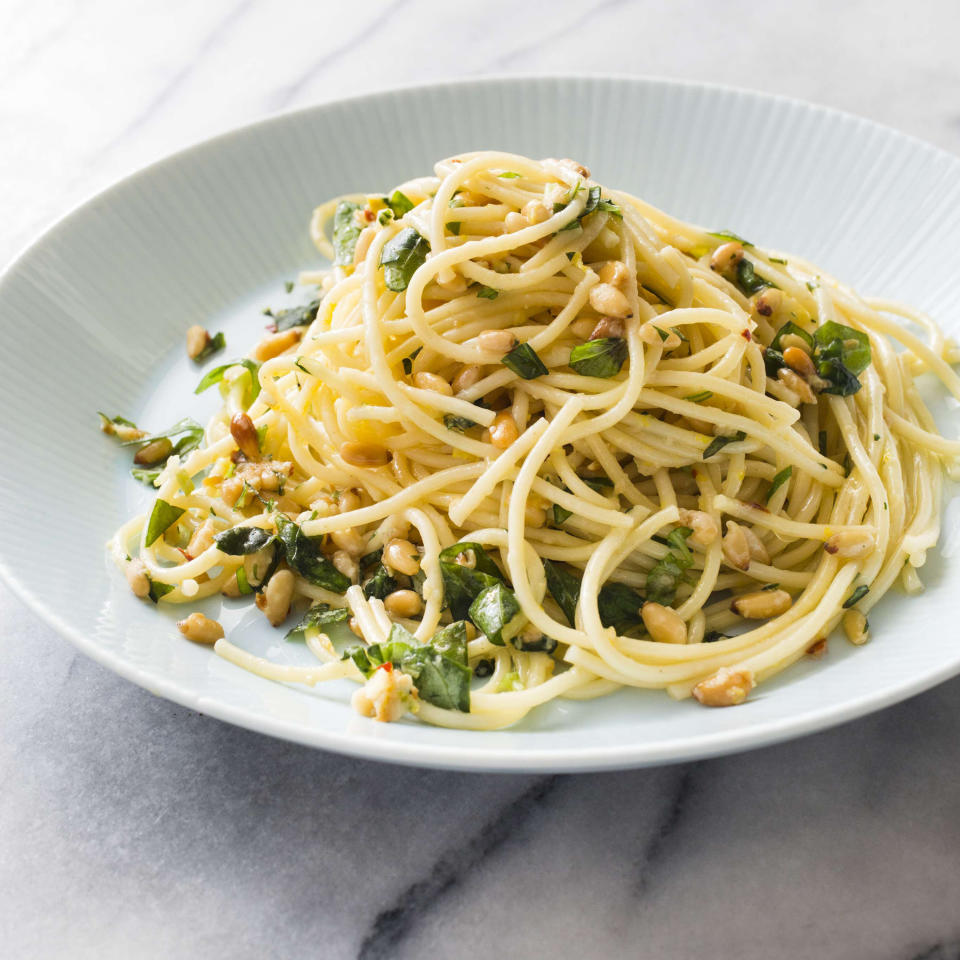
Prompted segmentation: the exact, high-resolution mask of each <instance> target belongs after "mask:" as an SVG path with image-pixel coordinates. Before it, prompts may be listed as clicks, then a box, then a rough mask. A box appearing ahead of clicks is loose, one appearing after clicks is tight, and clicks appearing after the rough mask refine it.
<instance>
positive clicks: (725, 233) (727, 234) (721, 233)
mask: <svg viewBox="0 0 960 960" xmlns="http://www.w3.org/2000/svg"><path fill="white" fill-rule="evenodd" d="M707 236H708V237H716V238H717V239H718V240H735V241H736V242H737V243H739V244H740V245H741V246H744V247H752V246H753V244H752V243H751V242H750V241H749V240H744V239H743V237H740V236H738V235H737V234H735V233H734V232H733V231H732V230H710V231H708V233H707Z"/></svg>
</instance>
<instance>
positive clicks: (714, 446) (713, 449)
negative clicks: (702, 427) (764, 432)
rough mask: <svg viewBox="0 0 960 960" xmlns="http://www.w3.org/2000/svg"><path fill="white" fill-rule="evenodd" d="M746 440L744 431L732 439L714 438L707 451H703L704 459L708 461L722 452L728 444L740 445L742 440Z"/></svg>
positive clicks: (737, 433) (738, 432) (739, 431)
mask: <svg viewBox="0 0 960 960" xmlns="http://www.w3.org/2000/svg"><path fill="white" fill-rule="evenodd" d="M746 439H747V435H746V434H745V433H744V432H743V431H742V430H738V431H737V432H736V433H735V434H734V435H733V436H732V437H714V438H713V440H711V441H710V445H709V446H708V447H707V449H706V450H704V451H703V459H704V460H708V459H709V458H710V457H712V456H713V455H714V454H715V453H718V452H719V451H720V450H722V449H723V448H724V447H725V446H726V445H727V444H728V443H739V442H740V441H741V440H746Z"/></svg>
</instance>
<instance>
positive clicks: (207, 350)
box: [193, 331, 227, 363]
mask: <svg viewBox="0 0 960 960" xmlns="http://www.w3.org/2000/svg"><path fill="white" fill-rule="evenodd" d="M226 345H227V338H226V337H225V336H224V335H223V332H222V331H221V332H220V333H215V334H214V335H213V336H212V337H210V339H209V340H207V343H206V346H205V347H204V348H203V349H202V350H201V351H200V352H199V353H198V354H197V355H196V356H195V357H194V358H193V362H194V363H203V362H204V360H209V359H210V357H212V356H213V355H214V354H215V353H216V352H217V351H218V350H222V349H223V348H224V347H225V346H226Z"/></svg>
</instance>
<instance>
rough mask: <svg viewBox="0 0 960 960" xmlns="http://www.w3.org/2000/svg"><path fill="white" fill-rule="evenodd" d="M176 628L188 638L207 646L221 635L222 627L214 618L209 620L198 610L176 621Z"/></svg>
mask: <svg viewBox="0 0 960 960" xmlns="http://www.w3.org/2000/svg"><path fill="white" fill-rule="evenodd" d="M177 629H178V630H179V631H180V632H181V633H182V634H183V635H184V636H185V637H186V638H187V639H188V640H192V641H193V642H194V643H202V644H205V645H207V646H210V645H211V644H214V643H216V642H217V641H218V640H219V639H220V638H221V637H222V636H223V627H221V626H220V624H219V623H218V622H217V621H216V620H211V619H210V618H209V617H205V616H204V615H203V614H202V613H199V612H198V613H191V614H190V616H189V617H187V618H186V619H185V620H179V621H177Z"/></svg>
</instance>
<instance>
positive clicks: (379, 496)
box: [100, 151, 960, 730]
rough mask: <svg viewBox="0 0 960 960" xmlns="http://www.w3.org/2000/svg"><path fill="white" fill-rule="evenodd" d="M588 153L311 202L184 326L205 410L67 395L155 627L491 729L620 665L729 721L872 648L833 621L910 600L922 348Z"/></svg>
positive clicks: (950, 461) (928, 501) (950, 464)
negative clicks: (177, 412) (159, 622)
mask: <svg viewBox="0 0 960 960" xmlns="http://www.w3.org/2000/svg"><path fill="white" fill-rule="evenodd" d="M589 159H590V158H580V159H577V160H573V159H562V160H556V159H544V160H535V159H530V158H527V157H523V156H518V155H514V154H508V153H500V152H493V151H489V152H477V153H466V154H461V155H458V156H455V157H450V158H447V159H444V160H440V161H439V162H437V163H436V165H435V167H434V169H433V171H432V173H431V172H430V171H428V170H425V171H423V175H422V176H419V177H417V178H416V179H413V180H409V181H407V182H405V183H401V184H399V185H397V186H395V187H393V188H390V189H387V190H384V191H383V192H375V193H369V194H361V193H358V194H351V195H349V196H346V197H338V198H334V199H332V200H329V201H327V202H325V203H323V204H321V205H320V206H318V207H317V208H316V209H315V210H314V211H313V215H312V217H310V218H309V231H310V235H311V237H312V239H313V242H314V244H315V246H316V249H317V254H318V262H317V264H316V269H311V270H310V271H309V272H308V273H306V274H304V275H303V276H302V277H301V279H300V283H299V286H293V287H292V289H294V290H295V291H296V295H297V296H298V297H299V301H300V303H299V305H297V306H288V307H286V308H284V309H268V310H267V311H266V313H267V316H268V318H269V324H268V329H267V330H266V331H263V330H260V331H259V335H255V334H253V333H252V334H251V337H250V339H249V342H248V343H244V344H243V345H242V349H241V351H237V350H236V349H235V348H234V347H233V346H232V345H231V346H230V347H229V348H228V346H227V343H226V339H225V336H224V334H223V333H222V332H214V333H211V332H210V330H208V329H207V327H205V326H203V325H201V324H199V323H196V324H192V325H190V326H189V327H188V326H186V325H185V327H184V331H183V337H184V340H185V342H186V348H187V354H188V357H189V358H190V360H191V361H193V362H195V363H196V364H197V365H198V370H197V375H198V377H199V383H198V385H197V388H196V390H197V392H198V393H205V392H206V391H218V392H219V395H220V406H219V409H218V411H217V412H216V413H215V414H214V415H213V417H212V418H211V419H210V420H209V422H208V423H207V424H206V425H205V426H202V425H201V424H199V423H197V422H196V421H194V420H192V419H185V420H181V421H179V422H178V423H176V424H174V425H173V426H172V427H169V428H167V429H156V430H154V429H152V428H153V427H154V426H156V425H155V424H150V425H149V427H150V429H147V427H146V426H143V427H141V426H138V425H137V424H135V423H133V422H132V421H130V420H129V419H126V418H124V417H123V416H112V417H111V416H108V415H106V414H101V415H100V417H101V419H100V428H101V430H102V431H103V432H104V433H105V434H106V435H108V436H109V437H110V438H111V439H112V440H114V441H116V442H117V443H118V444H120V445H122V446H123V447H124V448H126V449H125V450H124V451H123V455H124V456H128V458H129V459H130V460H132V467H133V471H132V472H133V476H134V478H135V479H136V480H137V481H139V482H141V483H143V484H146V485H147V486H148V487H149V488H150V490H151V493H152V494H153V496H154V500H153V503H152V506H151V507H150V509H149V510H148V511H147V512H146V513H145V514H143V515H140V516H135V517H133V518H132V519H129V520H128V521H127V522H125V523H124V524H123V526H121V527H120V529H119V530H118V531H117V532H116V533H115V534H114V536H113V538H112V540H111V541H110V551H111V554H112V556H113V558H114V560H115V561H116V563H117V565H118V566H119V567H120V568H121V570H122V573H123V576H124V577H125V580H126V583H125V584H124V589H126V588H127V587H129V590H130V591H132V593H133V595H134V596H135V597H137V598H138V599H140V600H142V601H143V602H144V603H145V604H151V603H152V604H158V605H159V604H162V605H164V606H166V605H182V604H188V610H190V612H189V614H188V615H186V616H184V617H183V618H181V619H180V620H179V622H178V624H177V626H178V628H179V632H178V631H175V630H171V636H170V642H171V643H182V642H183V639H184V638H185V639H186V640H188V641H191V642H192V643H193V644H196V645H198V646H209V647H212V652H210V651H205V650H194V652H193V654H192V655H194V656H198V657H200V656H203V657H221V658H223V659H224V660H226V661H228V662H229V663H230V664H234V665H236V666H238V667H241V668H244V669H246V670H248V671H250V672H252V673H254V674H259V675H260V676H262V677H263V678H264V680H263V682H264V683H266V682H287V683H301V684H306V685H308V686H311V687H312V686H314V685H316V684H317V683H319V682H321V681H326V680H341V679H348V680H352V681H355V682H356V683H357V684H358V685H359V686H358V687H357V688H356V690H355V692H354V694H353V696H352V701H351V702H352V705H353V709H354V710H355V712H356V714H357V716H356V718H355V722H356V723H358V724H367V723H368V722H369V723H370V724H374V723H376V722H382V723H391V722H392V723H396V722H399V721H408V722H418V723H426V724H433V725H437V726H441V727H458V728H462V729H466V730H491V729H497V728H501V727H508V726H511V725H514V724H516V723H518V722H519V721H521V720H522V719H523V718H524V717H526V716H527V715H528V714H530V713H531V712H532V711H536V710H537V708H538V707H540V706H541V705H543V704H545V703H547V702H549V701H553V700H556V699H558V698H568V699H581V700H588V699H593V698H595V697H599V696H601V695H604V694H608V693H611V692H613V691H614V690H616V689H618V688H621V687H636V688H641V689H643V690H645V691H647V693H646V694H645V695H646V696H649V697H656V696H662V695H663V692H666V693H668V694H669V696H671V697H673V698H675V699H677V700H685V701H687V706H686V707H681V706H678V707H677V708H676V709H677V710H683V709H690V710H699V709H700V707H701V706H706V707H728V706H736V707H738V708H739V710H741V711H749V710H750V709H751V703H752V702H753V703H755V691H756V690H757V688H758V685H759V686H760V687H762V685H763V683H764V682H765V681H766V680H768V679H769V678H771V677H773V676H775V675H777V674H778V673H780V672H781V671H784V670H785V669H786V668H787V667H789V666H790V665H791V664H793V663H795V662H796V661H798V660H800V659H802V658H803V657H804V654H809V656H808V657H807V658H806V660H807V663H808V669H818V670H819V669H828V667H829V663H830V659H831V656H835V654H833V653H832V651H833V650H836V649H837V647H838V645H839V644H844V645H845V649H846V650H848V651H851V653H850V655H854V656H863V654H862V653H861V652H853V651H861V650H862V649H863V648H864V646H865V645H867V642H868V640H870V643H869V646H868V647H867V649H868V651H869V648H870V647H873V646H874V645H876V644H879V643H880V642H882V641H881V640H880V639H876V638H875V639H872V640H871V639H870V637H871V634H870V630H869V624H868V621H867V615H868V613H869V612H870V610H871V608H872V607H873V606H874V605H875V604H876V603H877V601H878V600H879V599H880V598H881V597H882V596H883V595H884V594H885V593H886V592H887V591H888V590H890V588H891V587H893V586H894V585H895V584H897V583H898V582H899V583H900V584H902V585H903V586H904V587H905V588H906V590H907V592H908V593H916V592H918V591H919V589H921V588H922V579H921V577H922V571H923V565H924V562H925V560H926V559H927V554H928V552H929V551H931V550H933V549H934V547H935V545H936V541H937V537H938V533H939V524H940V516H939V509H940V508H939V505H940V500H941V490H942V481H943V476H944V473H945V472H949V473H950V474H951V475H958V474H960V470H958V459H960V442H958V441H955V440H949V439H946V438H944V437H943V436H942V435H941V434H940V433H939V432H938V431H937V428H936V426H935V424H934V421H933V417H932V415H931V413H930V411H929V410H928V409H927V407H926V406H925V404H924V401H923V400H922V399H921V394H920V393H919V392H918V390H917V389H915V387H914V378H915V377H916V376H917V375H919V374H920V373H922V372H925V371H926V372H932V373H933V374H935V375H936V376H937V377H938V378H939V379H940V381H941V383H942V385H943V386H944V387H945V388H946V390H947V391H949V392H950V393H951V394H953V396H954V397H956V398H958V399H960V379H958V378H957V376H956V374H955V373H954V372H953V370H952V368H951V367H950V365H949V364H950V363H951V362H953V361H956V360H957V359H958V354H957V351H956V348H955V347H953V346H952V345H951V344H950V343H949V342H948V341H946V340H945V339H944V337H943V336H942V335H941V334H940V332H939V330H938V328H937V327H936V324H935V323H934V322H933V321H932V320H929V319H928V318H926V317H923V316H921V315H918V314H916V313H915V312H914V311H912V310H910V309H909V308H907V307H902V306H898V305H895V304H891V303H887V302H885V301H873V300H870V299H865V298H862V297H860V296H859V295H858V294H856V293H854V292H853V291H852V290H851V289H850V288H849V287H847V286H844V285H843V284H841V283H840V282H839V281H837V280H834V279H833V278H832V277H830V276H829V275H827V274H826V273H825V272H823V271H822V270H820V269H818V268H817V267H815V266H813V265H811V264H809V263H807V262H806V261H804V260H802V259H799V258H796V257H792V256H789V255H786V256H785V255H782V254H779V253H776V252H773V251H769V250H767V249H766V248H764V247H762V246H758V245H757V244H756V243H755V242H752V241H751V240H748V239H746V238H744V237H741V236H739V235H737V234H734V233H732V232H730V231H726V230H721V231H718V230H710V229H704V228H702V227H699V226H695V225H693V224H688V223H684V222H681V221H679V220H676V219H674V218H673V217H671V216H669V215H668V214H666V213H663V212H661V211H659V210H657V209H655V208H653V207H651V206H650V205H649V204H647V203H645V202H644V201H643V200H641V199H639V198H637V197H634V196H632V195H630V194H628V193H625V192H622V191H619V190H617V189H616V188H615V187H614V186H613V185H607V184H603V183H600V182H598V181H596V180H594V179H593V178H592V176H591V172H590V168H589V167H588V166H585V165H584V164H583V162H581V160H589ZM306 214H307V211H305V217H304V221H305V229H306V221H307V219H308V217H307V215H306ZM899 321H905V323H910V324H913V325H914V326H915V327H918V328H919V329H921V330H922V331H924V334H925V339H922V338H920V337H918V336H916V335H915V334H913V333H911V332H909V331H907V330H906V327H905V326H904V325H902V324H901V323H900V322H899ZM894 340H897V341H898V342H899V344H900V347H902V348H903V349H902V350H898V351H894V350H893V349H892V348H891V345H892V342H893V341H894ZM182 342H183V341H181V343H182ZM244 349H245V350H246V351H247V352H246V353H244V352H243V350H244ZM221 352H223V353H224V356H219V354H220V353H221ZM181 357H182V354H181ZM224 357H226V359H224ZM181 362H183V363H187V362H188V361H186V360H181ZM200 367H203V368H204V372H203V373H202V374H201V373H200V370H199V368H200ZM105 442H106V441H105ZM121 582H122V581H121ZM204 602H208V603H209V605H210V607H209V609H210V610H212V609H213V605H214V604H215V603H218V602H219V603H222V604H224V605H226V606H227V607H229V605H234V606H238V607H239V606H244V608H246V607H247V606H249V607H251V608H252V607H255V608H256V609H257V610H258V611H260V613H262V622H263V623H264V624H265V625H269V627H270V628H272V629H277V630H281V631H283V633H282V634H278V637H279V636H281V635H282V636H283V638H284V642H285V643H291V644H292V643H297V644H300V645H301V646H302V647H303V648H304V649H305V655H307V654H308V655H309V656H310V657H311V658H312V660H311V662H310V664H309V665H308V666H287V665H280V664H278V663H276V662H273V661H271V660H270V659H269V658H265V657H260V656H257V655H254V654H253V653H251V652H250V651H249V650H247V649H246V648H245V647H244V646H243V642H242V638H241V637H238V636H237V635H235V634H234V633H232V632H231V631H230V630H229V629H227V630H225V629H224V627H223V626H222V625H221V623H220V622H219V620H218V619H215V618H214V617H213V616H207V615H206V614H205V613H204V612H202V611H201V610H198V609H195V608H196V607H197V606H199V605H200V604H202V603H204ZM902 602H904V603H921V602H922V601H921V600H909V599H906V598H904V599H903V600H902ZM204 609H208V608H207V607H204ZM252 615H253V616H257V617H259V616H260V614H258V613H253V614H252ZM225 622H226V621H225ZM834 633H836V637H837V639H836V640H835V641H834V643H833V645H832V646H828V644H827V638H828V637H830V636H831V635H832V634H834ZM180 635H182V636H180ZM843 637H845V638H846V640H843V639H841V638H843ZM181 649H184V650H189V649H191V648H189V647H183V648H181ZM814 657H816V658H819V661H818V662H819V665H818V666H816V667H815V668H813V667H810V666H809V664H810V662H811V661H812V660H813V658H814ZM203 662H204V663H210V664H217V665H219V667H220V669H221V670H229V671H232V672H231V675H232V676H243V675H242V674H239V673H236V672H235V671H233V668H232V667H227V666H224V664H222V663H221V662H220V661H219V660H217V659H212V660H204V661H203ZM251 682H252V681H251ZM257 682H259V681H257ZM708 715H709V716H710V717H711V718H712V719H711V723H712V722H717V723H721V722H723V721H722V720H721V719H720V718H721V717H722V716H729V715H730V714H724V713H722V712H721V713H709V714H708V713H704V716H708ZM369 729H373V727H370V728H369ZM378 729H382V728H378ZM394 729H396V728H394Z"/></svg>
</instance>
